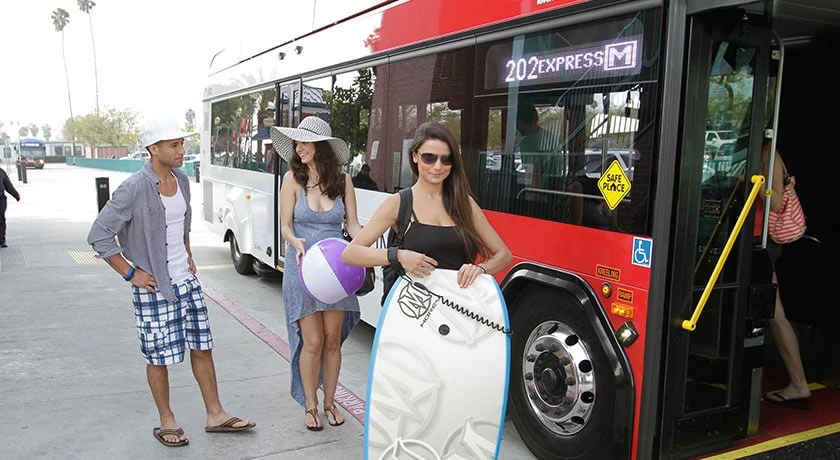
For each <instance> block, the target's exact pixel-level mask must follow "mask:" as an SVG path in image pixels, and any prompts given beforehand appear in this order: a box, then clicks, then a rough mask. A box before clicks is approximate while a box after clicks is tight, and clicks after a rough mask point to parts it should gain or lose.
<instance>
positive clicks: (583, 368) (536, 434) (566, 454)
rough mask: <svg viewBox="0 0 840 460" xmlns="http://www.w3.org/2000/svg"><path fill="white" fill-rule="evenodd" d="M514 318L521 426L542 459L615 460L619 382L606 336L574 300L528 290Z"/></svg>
mask: <svg viewBox="0 0 840 460" xmlns="http://www.w3.org/2000/svg"><path fill="white" fill-rule="evenodd" d="M525 291H526V292H525V293H524V294H523V295H522V296H521V298H519V299H517V301H516V304H515V311H514V313H513V321H512V330H513V336H512V338H511V345H512V350H511V369H510V399H509V402H510V404H511V416H512V418H513V422H514V425H515V426H516V429H517V431H518V433H519V436H520V437H521V438H522V441H523V442H524V443H525V445H526V446H528V448H529V449H530V450H531V451H532V452H533V453H534V454H535V455H536V456H537V457H538V458H541V459H572V458H575V459H577V458H615V457H614V455H615V454H616V453H615V452H613V443H612V442H610V441H609V440H610V439H612V432H611V431H612V423H611V417H612V416H613V412H614V407H615V383H614V381H613V379H611V372H610V365H609V361H608V359H607V356H606V354H605V352H604V349H603V347H602V345H601V344H600V342H599V340H598V335H597V333H596V331H595V329H594V327H593V325H592V324H591V322H590V320H589V318H588V316H587V315H586V313H585V311H584V310H583V306H582V305H581V304H580V302H579V301H577V300H576V299H575V298H574V297H572V296H571V295H568V294H565V293H562V292H560V291H556V290H553V289H550V288H545V287H530V288H526V289H525Z"/></svg>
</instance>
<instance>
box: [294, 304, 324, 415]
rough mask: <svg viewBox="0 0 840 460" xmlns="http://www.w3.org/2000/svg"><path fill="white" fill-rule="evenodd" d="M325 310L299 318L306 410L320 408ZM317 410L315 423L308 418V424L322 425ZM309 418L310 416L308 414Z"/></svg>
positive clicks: (302, 378)
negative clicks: (319, 383) (319, 387)
mask: <svg viewBox="0 0 840 460" xmlns="http://www.w3.org/2000/svg"><path fill="white" fill-rule="evenodd" d="M322 313H323V312H315V313H312V314H311V315H306V316H304V317H303V318H301V319H299V320H298V324H299V325H300V335H301V338H302V339H303V346H302V347H301V351H300V378H301V380H302V381H303V393H304V395H305V398H306V410H309V409H317V408H318V377H319V375H320V373H321V353H322V348H323V343H324V326H323V319H322V318H323V315H322ZM317 413H318V411H317V410H316V411H315V414H316V416H314V417H312V418H314V424H313V423H310V422H309V421H308V420H307V426H309V427H317V426H321V420H320V419H319V418H318V417H317ZM307 418H309V416H307Z"/></svg>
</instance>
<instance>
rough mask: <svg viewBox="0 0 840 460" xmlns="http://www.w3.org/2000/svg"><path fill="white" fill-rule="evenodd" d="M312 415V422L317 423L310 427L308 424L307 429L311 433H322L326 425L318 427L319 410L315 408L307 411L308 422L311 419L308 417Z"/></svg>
mask: <svg viewBox="0 0 840 460" xmlns="http://www.w3.org/2000/svg"><path fill="white" fill-rule="evenodd" d="M310 415H311V416H312V420H313V421H314V422H315V426H309V424H308V423H307V424H306V429H307V430H309V431H321V430H323V429H324V425H318V408H317V407H313V408H312V409H308V410H307V411H306V416H307V420H308V419H309V418H308V417H309V416H310Z"/></svg>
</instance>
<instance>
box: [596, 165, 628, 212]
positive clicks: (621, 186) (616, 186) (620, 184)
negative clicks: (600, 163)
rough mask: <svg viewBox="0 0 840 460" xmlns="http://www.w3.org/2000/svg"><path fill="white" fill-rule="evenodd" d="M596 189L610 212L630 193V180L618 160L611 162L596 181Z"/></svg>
mask: <svg viewBox="0 0 840 460" xmlns="http://www.w3.org/2000/svg"><path fill="white" fill-rule="evenodd" d="M598 188H599V189H600V190H601V195H603V196H604V200H605V201H606V202H607V206H609V207H610V210H611V211H613V210H615V207H616V206H618V203H621V200H623V199H624V197H625V196H627V194H628V193H629V192H630V179H628V178H627V174H625V173H624V168H622V167H621V164H620V163H619V162H618V160H613V162H612V163H611V164H610V165H609V167H607V170H606V171H604V174H602V175H601V178H600V179H598Z"/></svg>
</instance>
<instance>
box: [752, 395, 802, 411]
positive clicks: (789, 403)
mask: <svg viewBox="0 0 840 460" xmlns="http://www.w3.org/2000/svg"><path fill="white" fill-rule="evenodd" d="M762 398H763V399H764V400H765V401H767V402H770V403H773V404H778V405H779V406H785V407H790V408H791V409H799V410H809V409H811V398H796V399H787V398H785V397H784V396H782V395H780V394H779V393H764V395H763V396H762Z"/></svg>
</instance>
